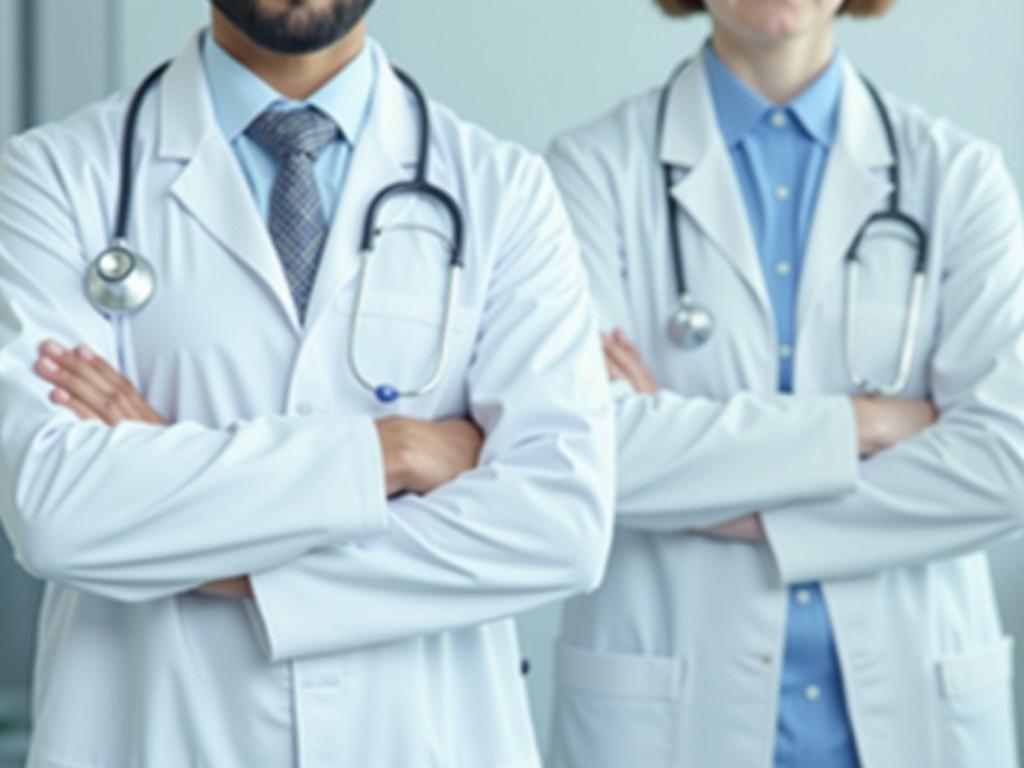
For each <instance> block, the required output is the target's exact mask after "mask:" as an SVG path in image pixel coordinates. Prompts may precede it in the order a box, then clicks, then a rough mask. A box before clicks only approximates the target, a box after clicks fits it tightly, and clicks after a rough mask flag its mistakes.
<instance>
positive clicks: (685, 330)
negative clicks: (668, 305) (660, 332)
mask: <svg viewBox="0 0 1024 768" xmlns="http://www.w3.org/2000/svg"><path fill="white" fill-rule="evenodd" d="M714 331H715V319H714V317H713V316H712V314H711V311H710V310H709V309H708V308H707V307H705V306H702V305H700V304H698V303H696V302H695V301H694V300H693V299H691V298H690V297H689V296H687V295H685V294H684V295H683V296H681V297H680V299H679V306H678V307H677V308H676V311H675V312H673V313H672V315H671V317H669V320H668V337H669V339H671V340H672V343H673V344H675V345H676V346H677V347H679V348H680V349H699V348H700V347H703V346H704V345H705V344H706V343H707V341H708V339H710V338H711V335H712V334H713V333H714Z"/></svg>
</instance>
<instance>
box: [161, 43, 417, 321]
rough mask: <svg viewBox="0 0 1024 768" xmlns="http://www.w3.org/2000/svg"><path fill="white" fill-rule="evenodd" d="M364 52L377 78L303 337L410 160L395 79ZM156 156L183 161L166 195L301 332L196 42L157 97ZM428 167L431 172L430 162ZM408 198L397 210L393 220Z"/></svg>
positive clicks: (405, 108) (410, 131) (410, 130)
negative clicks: (375, 203)
mask: <svg viewBox="0 0 1024 768" xmlns="http://www.w3.org/2000/svg"><path fill="white" fill-rule="evenodd" d="M367 46H368V47H369V48H370V49H371V50H370V52H371V54H372V56H373V57H374V59H375V65H376V71H377V73H378V77H377V82H376V87H375V89H374V93H373V95H372V96H371V105H370V113H369V116H368V118H367V123H366V126H365V128H364V133H363V135H362V137H361V139H360V141H359V142H358V144H357V145H356V147H355V148H354V151H353V155H352V158H351V160H350V165H349V169H348V173H347V176H346V183H345V190H344V193H343V195H342V200H341V204H340V205H339V206H338V211H337V212H336V214H335V217H334V220H333V223H332V225H331V229H330V232H329V233H328V236H327V241H326V244H325V248H324V253H323V258H322V261H321V264H320V270H319V273H318V275H317V279H316V284H315V285H314V287H313V293H312V295H311V297H310V304H309V308H308V310H307V315H306V325H305V332H307V333H308V332H309V331H310V329H311V328H312V327H313V325H314V324H315V322H316V320H317V317H318V316H319V315H320V314H321V313H322V311H323V309H324V308H325V307H326V306H327V305H329V303H330V299H331V298H332V297H333V296H334V295H335V294H336V293H337V291H338V290H339V289H340V287H341V286H342V285H343V284H344V283H345V282H346V281H347V280H348V279H350V278H351V277H353V276H354V275H355V272H356V268H357V266H358V255H357V252H358V245H359V237H360V234H361V229H362V223H363V219H364V215H365V212H366V210H367V208H368V206H369V203H370V200H371V198H372V197H373V196H374V195H375V194H376V192H377V191H379V190H380V189H381V188H383V187H384V186H387V185H388V184H391V183H393V182H396V181H400V180H403V179H406V178H407V177H408V176H409V169H410V168H411V167H414V166H415V162H416V148H417V147H416V144H417V135H416V125H417V123H416V120H415V114H414V112H413V110H414V107H413V106H412V105H411V104H410V101H409V96H408V95H407V94H406V92H405V89H404V87H403V86H402V84H401V82H400V81H399V80H398V78H397V77H396V76H395V74H394V72H393V70H392V69H391V67H390V64H389V63H388V61H387V58H386V56H385V55H384V52H383V51H382V50H381V48H380V46H378V45H377V44H376V43H375V42H373V41H372V40H368V41H367ZM159 124H160V136H159V150H158V152H159V155H160V157H161V158H162V159H168V160H178V161H183V162H184V163H185V167H184V169H183V170H182V172H181V174H180V175H179V176H178V178H177V179H176V180H175V182H174V184H173V185H172V188H171V194H172V195H174V196H175V198H177V199H178V201H179V202H180V203H181V204H182V206H183V207H184V208H185V209H186V210H187V211H188V212H189V213H190V214H191V215H192V216H194V217H195V218H196V219H197V220H198V221H199V222H200V223H201V224H203V226H204V227H205V228H206V229H207V230H208V231H209V232H210V233H211V234H212V235H213V236H214V237H215V238H216V239H217V240H218V241H219V242H220V243H221V245H223V246H224V247H225V248H226V249H227V250H228V251H229V252H231V254H232V255H233V256H234V257H235V258H237V259H239V260H240V261H241V262H242V263H243V264H245V265H246V266H247V267H248V268H250V269H251V270H253V272H255V274H256V275H257V277H258V278H259V279H260V280H261V281H262V282H263V283H264V284H265V285H266V286H267V287H268V288H269V289H270V291H271V293H272V294H273V295H274V297H275V298H276V300H277V303H278V304H279V305H280V307H281V309H282V310H283V311H284V313H285V314H286V315H287V317H288V319H289V321H290V323H291V324H292V326H293V328H294V330H295V331H296V332H297V333H302V331H303V329H302V328H301V326H300V324H299V320H298V316H297V313H296V310H295V306H294V302H293V300H292V298H291V293H290V291H289V288H288V283H287V280H286V279H285V275H284V270H283V268H282V266H281V263H280V259H279V258H278V256H277V253H276V251H275V249H274V245H273V243H272V241H271V239H270V235H269V233H268V232H267V227H266V224H265V222H264V221H263V220H262V218H261V216H260V214H259V211H258V210H257V208H256V203H255V201H254V200H253V198H252V194H251V193H250V191H249V188H248V186H247V185H246V182H245V178H244V176H243V174H242V170H241V168H240V167H239V165H238V162H237V160H236V158H235V157H234V154H233V153H232V152H231V147H230V145H229V144H228V143H227V140H226V139H225V138H224V135H223V133H222V132H221V130H220V129H219V127H218V124H217V120H216V116H215V114H214V111H213V104H212V101H211V97H210V94H209V89H208V87H207V83H206V79H205V76H204V74H203V69H202V61H201V55H200V36H199V35H197V36H196V37H195V38H194V39H193V40H192V41H191V42H190V43H189V44H188V46H187V47H186V48H185V50H184V51H183V52H182V53H181V54H180V55H179V56H178V58H177V59H176V60H175V61H174V62H173V63H172V65H171V67H170V69H169V70H168V71H167V73H166V74H165V76H164V80H163V83H162V86H161V91H160V116H159ZM434 167H435V168H436V167H437V163H435V165H434ZM410 204H411V201H408V200H406V201H404V202H402V203H396V204H395V205H394V206H393V208H392V210H391V211H389V212H386V215H388V214H396V213H397V212H398V211H401V210H403V209H404V208H405V207H407V206H408V205H410Z"/></svg>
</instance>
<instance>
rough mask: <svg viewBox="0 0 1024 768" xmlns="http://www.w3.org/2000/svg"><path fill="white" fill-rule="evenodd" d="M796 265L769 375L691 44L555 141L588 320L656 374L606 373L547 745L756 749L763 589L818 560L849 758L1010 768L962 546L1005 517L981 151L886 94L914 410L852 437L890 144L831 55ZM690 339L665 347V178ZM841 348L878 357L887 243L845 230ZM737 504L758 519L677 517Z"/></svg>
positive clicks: (987, 593) (1004, 369) (997, 340)
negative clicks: (603, 446)
mask: <svg viewBox="0 0 1024 768" xmlns="http://www.w3.org/2000/svg"><path fill="white" fill-rule="evenodd" d="M844 78H845V82H844V91H843V99H842V105H841V111H840V117H839V128H838V135H837V139H836V142H835V146H834V149H833V150H832V153H831V157H830V158H829V161H828V165H827V170H826V172H825V176H824V179H823V186H822V188H821V193H820V199H819V203H818V208H817V213H816V216H815V222H814V226H813V231H812V234H811V236H810V242H809V247H808V250H807V255H806V259H805V265H804V272H803V277H802V281H801V285H800V288H799V295H798V298H799V306H798V332H797V337H798V338H797V344H796V349H795V352H794V354H795V359H794V363H795V368H794V377H795V384H794V389H795V393H794V394H793V395H792V396H784V395H779V394H777V393H776V382H777V380H778V367H777V359H778V358H777V353H776V349H777V342H776V340H775V339H774V338H773V322H772V313H771V308H770V305H769V303H768V299H767V293H766V291H765V287H764V283H763V280H762V274H761V267H760V265H759V262H758V256H757V253H756V250H755V247H754V245H753V242H752V238H751V235H750V231H749V227H748V225H747V223H746V221H747V216H746V210H745V207H744V204H743V200H742V197H741V193H740V190H739V187H738V184H737V182H736V180H735V176H734V172H733V168H732V165H731V161H730V158H729V156H728V153H727V150H726V148H725V146H724V144H723V142H722V140H721V138H720V135H719V131H718V127H717V122H716V118H715V115H714V109H713V105H712V103H711V100H710V96H709V92H708V87H707V84H706V81H705V75H704V70H703V67H702V64H701V62H700V60H699V58H698V60H696V61H695V62H694V63H693V65H692V66H690V67H689V68H688V69H686V70H685V72H684V73H682V74H681V75H680V76H679V77H678V79H677V80H676V82H675V84H674V85H673V90H672V94H671V99H670V103H669V106H668V110H667V115H668V118H667V130H666V133H665V140H664V143H663V144H662V145H661V146H655V144H656V140H655V135H656V131H655V113H656V107H657V100H658V93H656V92H652V93H648V94H646V95H643V96H641V97H639V98H636V99H633V100H632V101H629V102H628V103H626V104H625V105H623V106H622V107H621V108H620V109H618V110H616V111H615V112H613V113H612V114H611V115H609V116H607V117H605V118H603V119H600V120H598V121H597V122H595V123H594V124H592V125H590V126H588V127H585V128H583V129H582V130H579V131H577V132H574V133H572V134H570V135H568V136H566V137H564V138H562V139H561V140H559V141H557V142H556V143H555V144H554V146H553V148H552V150H551V152H550V163H551V165H552V168H553V171H554V173H555V178H556V181H557V182H558V183H559V186H560V187H561V189H562V192H563V197H564V199H565V201H566V204H567V206H568V208H569V211H570V215H571V217H572V218H573V220H574V224H575V227H576V231H577V235H578V237H579V239H580V240H581V249H582V253H583V258H584V264H585V266H586V267H587V268H588V271H589V274H590V278H591V287H592V291H593V295H594V299H595V302H596V304H597V306H598V308H599V310H600V312H601V314H602V324H603V326H604V327H606V328H608V329H610V328H612V327H621V328H623V329H624V330H625V332H626V333H627V334H629V335H630V336H631V337H632V338H633V339H634V340H635V341H636V343H637V345H638V347H639V351H640V353H641V354H642V355H643V357H644V359H645V360H646V361H647V362H648V363H649V364H650V366H651V367H652V369H653V372H654V373H655V374H656V376H657V378H658V381H659V383H660V385H661V386H663V389H662V390H661V391H660V392H659V393H658V394H657V395H656V396H654V397H644V396H639V395H637V394H634V393H633V392H632V391H631V390H630V389H629V387H628V386H626V385H617V388H616V390H615V394H616V395H617V408H618V451H619V488H618V511H617V531H616V539H615V544H614V546H613V549H612V555H611V560H610V564H609V566H608V573H607V576H606V579H605V581H604V584H603V585H602V587H601V589H600V590H599V591H598V592H597V593H596V594H594V595H592V596H589V597H582V598H578V599H575V600H573V601H571V602H570V604H569V605H568V608H567V611H566V614H565V623H564V630H563V635H564V636H563V644H562V646H561V651H560V660H559V700H558V706H557V721H556V725H555V733H554V752H553V754H554V757H553V762H552V766H553V768H622V766H627V765H628V766H638V767H639V766H642V767H643V768H670V767H671V768H768V766H770V765H771V762H772V757H771V756H772V750H773V741H774V736H775V728H776V721H777V707H778V690H779V677H780V666H781V661H782V656H781V654H782V650H783V646H782V639H783V631H784V622H785V617H786V606H787V592H786V589H785V588H786V586H787V585H792V584H798V583H801V582H808V581H815V580H823V581H824V594H825V597H826V600H827V604H828V608H829V613H830V615H831V618H832V623H833V627H834V630H835V637H836V643H837V645H838V651H839V659H840V662H841V665H842V670H843V675H844V678H845V682H846V695H847V699H848V703H849V711H850V716H851V718H852V722H853V728H854V731H855V733H856V737H857V740H858V743H859V746H860V753H861V759H862V764H863V766H864V768H910V767H911V766H914V767H915V768H916V767H917V766H922V767H924V766H927V767H928V768H968V767H971V768H974V767H976V768H997V767H998V768H1007V767H1008V766H1012V765H1016V757H1015V745H1014V741H1015V737H1014V729H1013V724H1012V711H1011V687H1010V685H1011V683H1010V679H1011V675H1012V665H1011V641H1010V639H1009V638H1007V637H1005V636H1004V634H1003V631H1002V628H1001V626H1000V622H999V618H998V615H997V612H996V608H995V603H994V600H993V593H992V586H991V583H990V578H989V571H988V564H987V562H986V557H985V555H984V554H982V553H981V551H980V550H981V549H982V548H983V547H984V546H985V545H986V544H988V543H990V542H992V541H993V540H995V539H997V538H999V537H1001V536H1005V535H1007V534H1009V533H1011V532H1013V531H1015V530H1017V529H1018V528H1019V527H1020V526H1021V523H1022V520H1024V356H1022V346H1021V341H1022V338H1024V280H1022V278H1024V273H1022V267H1024V230H1022V224H1021V215H1020V209H1019V201H1018V198H1017V195H1016V192H1015V189H1014V187H1013V185H1012V183H1011V181H1010V178H1009V177H1008V174H1007V172H1006V170H1005V168H1004V166H1003V163H1002V161H1001V160H1000V157H999V155H998V153H997V152H996V151H994V150H993V149H992V148H990V147H988V146H985V145H984V144H981V143H979V142H978V141H975V140H973V139H971V138H969V137H967V136H965V135H964V134H962V133H960V132H959V131H957V130H955V129H954V128H952V127H950V126H949V125H948V124H946V123H944V122H941V121H936V120H932V119H930V118H928V117H926V116H925V115H923V114H921V113H920V112H919V111H917V110H916V109H914V108H912V107H909V106H907V105H905V104H903V103H901V102H899V101H898V100H896V99H893V98H889V97H886V102H887V104H888V105H889V108H890V109H891V111H892V115H893V120H894V123H895V130H896V135H897V137H898V140H897V144H898V148H899V151H900V152H901V153H902V157H903V161H902V165H901V168H902V172H903V179H904V181H903V185H904V190H905V191H904V195H905V198H904V200H903V206H904V207H905V209H906V210H907V211H908V212H909V213H911V215H913V216H915V217H916V218H917V219H918V220H920V221H921V222H923V223H924V225H925V228H926V229H927V231H928V232H929V234H930V238H931V248H930V249H929V252H928V259H929V261H928V269H927V289H926V293H925V300H924V311H923V319H922V323H921V326H920V329H919V331H918V334H917V338H916V354H915V357H914V361H913V370H912V376H911V380H910V384H909V386H908V388H907V390H906V392H905V393H904V394H905V396H907V397H911V398H931V399H932V400H933V402H934V403H935V404H936V406H937V407H938V408H939V409H940V411H941V418H940V420H939V421H938V423H937V424H936V425H935V426H933V427H932V428H930V429H928V430H926V431H925V432H924V433H922V434H920V435H919V436H917V437H915V438H913V439H911V440H907V441H905V442H903V443H901V444H899V445H898V446H896V447H894V448H892V449H891V450H888V451H885V452H884V453H881V454H878V455H877V456H875V457H874V458H871V459H870V460H867V461H863V462H859V461H858V457H857V455H856V445H857V439H856V434H855V427H854V422H853V419H852V416H851V408H850V405H849V402H848V399H847V397H846V395H847V393H848V392H849V391H850V390H851V386H850V383H849V380H848V379H847V376H846V372H845V368H844V365H843V360H842V338H843V336H842V322H841V320H842V306H843V304H842V293H843V289H844V285H845V282H844V271H843V255H844V254H845V252H846V249H847V246H848V245H849V244H850V242H851V240H852V239H853V237H854V233H855V232H856V231H857V230H858V229H859V227H860V226H861V224H862V223H863V222H864V221H865V219H866V218H867V217H868V215H869V214H870V213H871V212H873V211H876V210H880V209H881V208H882V207H883V206H884V205H885V204H886V199H887V193H888V191H889V189H890V184H889V181H888V178H887V175H886V169H887V167H888V166H889V165H890V164H891V162H892V157H891V156H890V152H889V149H888V146H887V143H886V140H885V135H884V133H883V128H882V125H881V123H880V121H879V118H878V116H877V113H876V111H875V109H874V107H873V105H872V103H871V101H870V97H869V95H868V92H867V90H866V88H865V87H864V86H863V84H862V83H861V81H860V80H859V78H858V76H857V75H856V73H855V72H854V71H853V70H852V68H851V67H849V66H848V65H847V66H846V71H845V76H844ZM659 159H661V160H665V161H667V162H669V163H671V164H672V165H673V166H674V167H675V168H676V170H677V173H678V180H677V182H676V184H675V186H674V187H673V189H672V194H673V195H674V197H675V199H676V200H677V201H678V203H679V205H680V207H681V213H680V214H679V217H678V226H679V231H680V234H681V238H682V244H683V248H684V251H685V259H686V268H687V271H688V275H689V281H690V286H691V288H692V291H693V294H694V296H695V298H696V299H697V300H699V301H700V302H703V303H705V304H706V305H708V306H709V307H710V309H711V310H712V311H713V312H714V314H715V316H716V317H717V321H718V330H717V335H716V336H715V337H714V339H713V341H711V343H709V344H708V345H707V346H706V347H705V348H703V349H701V350H699V351H694V352H683V351H680V350H678V349H676V348H675V347H673V346H671V344H670V342H669V340H668V338H667V335H666V322H667V320H668V318H669V316H670V314H671V312H672V310H673V309H674V307H675V306H676V299H677V297H676V295H675V290H676V289H675V280H674V277H673V272H672V263H671V259H670V256H669V243H668V233H667V228H666V227H667V224H666V216H667V211H666V203H665V194H666V193H665V191H664V186H663V176H662V172H661V168H660V166H659V164H658V160H659ZM865 259H866V262H865V264H864V269H863V274H862V276H861V303H860V305H859V307H858V313H857V320H858V323H859V326H858V329H859V342H858V344H857V350H856V360H857V367H858V370H859V371H860V372H862V373H865V374H868V375H870V376H871V378H872V379H874V380H875V381H888V380H889V379H890V378H891V377H892V375H893V372H894V370H895V369H894V366H895V364H896V355H897V352H898V349H899V344H900V339H901V334H902V328H903V325H902V324H903V321H904V317H905V307H906V299H907V290H908V286H909V283H910V278H911V273H912V264H911V262H910V260H909V254H908V249H907V248H905V247H902V246H900V245H899V244H898V243H894V242H893V241H892V240H891V239H890V240H881V241H877V242H875V243H873V244H872V246H871V248H870V249H865ZM753 511H763V513H764V516H763V517H764V524H765V526H766V528H767V534H768V538H769V543H768V545H767V546H753V545H749V544H744V543H726V542H722V541H718V540H712V539H709V538H706V537H702V536H699V535H694V529H699V528H703V527H705V526H709V525H713V524H715V523H719V522H722V521H725V520H727V519H730V518H735V517H737V516H741V515H745V514H747V513H749V512H753Z"/></svg>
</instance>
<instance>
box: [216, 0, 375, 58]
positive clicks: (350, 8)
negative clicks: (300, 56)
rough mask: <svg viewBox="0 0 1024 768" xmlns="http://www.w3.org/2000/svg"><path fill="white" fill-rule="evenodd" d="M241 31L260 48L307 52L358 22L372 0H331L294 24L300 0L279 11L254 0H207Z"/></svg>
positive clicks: (300, 5)
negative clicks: (268, 9) (329, 5)
mask: <svg viewBox="0 0 1024 768" xmlns="http://www.w3.org/2000/svg"><path fill="white" fill-rule="evenodd" d="M211 2H212V3H213V5H214V6H216V7H217V9H218V10H220V12H221V13H223V14H224V15H225V16H227V17H228V19H230V20H231V22H232V23H233V24H234V25H235V26H236V27H238V28H239V29H240V30H241V31H242V33H243V34H244V35H245V36H246V37H248V38H249V39H250V40H252V41H253V42H254V43H256V44H257V45H259V46H262V47H263V48H267V49H269V50H271V51H275V52H277V53H309V52H310V51H316V50H319V49H321V48H326V47H327V46H328V45H330V44H331V43H334V42H336V41H338V40H340V39H341V38H342V37H344V36H345V35H346V34H347V33H348V32H349V31H350V30H351V29H352V28H353V27H354V26H355V25H356V24H358V23H359V22H360V21H361V20H362V18H363V16H365V15H366V12H367V10H369V8H370V6H371V5H373V0H335V2H334V6H333V7H332V8H331V9H330V10H329V11H325V12H324V13H320V14H317V15H316V16H313V17H311V18H310V19H309V21H308V22H307V23H304V24H302V25H301V26H300V27H299V28H295V24H294V22H293V21H292V20H291V18H290V17H291V16H292V15H293V14H295V13H298V12H301V10H302V8H301V7H302V5H303V1H302V0H293V2H292V8H291V9H289V10H287V11H281V12H280V13H274V14H267V13H264V12H261V11H260V10H259V8H258V7H257V6H258V0H211Z"/></svg>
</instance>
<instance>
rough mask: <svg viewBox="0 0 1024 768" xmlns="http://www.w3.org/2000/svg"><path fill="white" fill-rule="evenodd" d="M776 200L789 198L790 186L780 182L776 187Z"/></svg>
mask: <svg viewBox="0 0 1024 768" xmlns="http://www.w3.org/2000/svg"><path fill="white" fill-rule="evenodd" d="M775 199H776V200H789V187H787V186H785V185H782V184H780V185H779V186H777V187H776V188H775Z"/></svg>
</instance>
